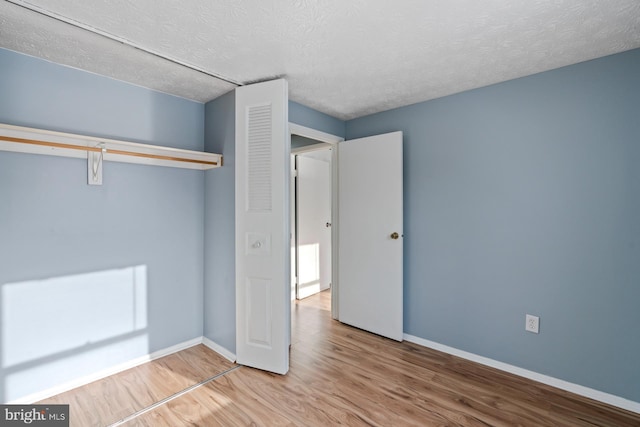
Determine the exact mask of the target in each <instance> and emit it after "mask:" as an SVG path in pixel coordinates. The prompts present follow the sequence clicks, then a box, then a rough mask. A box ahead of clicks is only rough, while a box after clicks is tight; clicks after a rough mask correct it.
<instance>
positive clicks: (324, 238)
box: [296, 150, 331, 298]
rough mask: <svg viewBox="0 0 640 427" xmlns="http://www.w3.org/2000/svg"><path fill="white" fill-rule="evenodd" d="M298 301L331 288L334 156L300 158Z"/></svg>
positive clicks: (318, 154) (315, 154)
mask: <svg viewBox="0 0 640 427" xmlns="http://www.w3.org/2000/svg"><path fill="white" fill-rule="evenodd" d="M297 171H298V180H297V197H296V201H297V221H298V227H297V229H298V230H297V231H298V293H297V296H298V298H306V297H308V296H311V295H314V294H317V293H318V292H320V291H323V290H325V289H329V285H330V284H331V228H330V224H331V152H330V151H329V150H323V151H319V152H311V153H307V154H301V155H298V156H297Z"/></svg>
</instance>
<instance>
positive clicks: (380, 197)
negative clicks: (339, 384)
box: [337, 132, 403, 341]
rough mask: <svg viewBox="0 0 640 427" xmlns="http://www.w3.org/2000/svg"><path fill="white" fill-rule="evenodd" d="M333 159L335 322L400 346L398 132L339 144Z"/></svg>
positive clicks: (401, 198)
mask: <svg viewBox="0 0 640 427" xmlns="http://www.w3.org/2000/svg"><path fill="white" fill-rule="evenodd" d="M337 157H338V180H339V185H338V221H339V230H338V251H339V253H338V259H339V266H338V279H339V280H338V292H339V309H338V317H339V320H340V321H341V322H344V323H347V324H350V325H352V326H356V327H358V328H361V329H364V330H367V331H370V332H373V333H375V334H378V335H382V336H385V337H388V338H392V339H395V340H398V341H402V336H403V329H402V308H403V301H402V298H403V272H402V267H403V266H402V265H403V247H402V246H403V244H402V235H403V228H402V226H403V220H402V210H403V208H402V206H403V195H402V189H403V180H402V132H394V133H389V134H384V135H377V136H372V137H368V138H361V139H356V140H351V141H345V142H342V143H340V144H338V156H337ZM393 233H397V238H395V239H394V237H395V235H394V234H393Z"/></svg>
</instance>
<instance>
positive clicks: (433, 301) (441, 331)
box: [346, 50, 640, 402]
mask: <svg viewBox="0 0 640 427" xmlns="http://www.w3.org/2000/svg"><path fill="white" fill-rule="evenodd" d="M639 76H640V50H634V51H629V52H626V53H622V54H618V55H614V56H610V57H605V58H601V59H598V60H594V61H590V62H586V63H582V64H578V65H574V66H570V67H566V68H561V69H558V70H554V71H549V72H546V73H542V74H537V75H534V76H530V77H526V78H521V79H517V80H513V81H509V82H506V83H502V84H497V85H494V86H490V87H486V88H482V89H478V90H473V91H469V92H465V93H461V94H458V95H453V96H449V97H445V98H441V99H437V100H433V101H429V102H424V103H421V104H416V105H412V106H408V107H404V108H399V109H395V110H391V111H387V112H383V113H379V114H375V115H371V116H367V117H363V118H359V119H355V120H351V121H348V122H347V123H346V131H347V139H352V138H357V137H362V136H368V135H373V134H378V133H383V132H391V131H397V130H401V131H403V132H404V168H405V169H404V185H405V189H404V200H405V206H404V209H405V214H404V219H405V241H404V245H405V246H404V247H405V268H404V272H405V287H404V290H405V303H404V308H405V318H404V321H405V332H406V333H408V334H411V335H414V336H417V337H420V338H424V339H427V340H432V341H435V342H438V343H442V344H445V345H448V346H451V347H455V348H458V349H461V350H465V351H468V352H471V353H475V354H478V355H482V356H486V357H489V358H492V359H495V360H499V361H502V362H506V363H509V364H513V365H516V366H519V367H522V368H526V369H530V370H533V371H536V372H539V373H542V374H547V375H551V376H553V377H556V378H560V379H564V380H567V381H570V382H573V383H577V384H581V385H584V386H587V387H591V388H594V389H597V390H601V391H604V392H608V393H612V394H615V395H618V396H621V397H624V398H627V399H630V400H633V401H636V402H640V364H639V363H638V360H640V359H639V356H638V355H640V332H638V328H637V325H640V308H639V302H640V96H638V95H639V94H640V78H639ZM526 313H530V314H534V315H537V316H540V334H539V335H535V334H531V333H527V332H525V330H524V318H525V314H526Z"/></svg>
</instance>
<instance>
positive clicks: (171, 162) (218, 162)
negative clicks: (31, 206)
mask: <svg viewBox="0 0 640 427" xmlns="http://www.w3.org/2000/svg"><path fill="white" fill-rule="evenodd" d="M0 151H14V152H19V153H31V154H45V155H49V156H62V157H76V158H81V159H86V158H88V156H89V153H92V152H95V153H102V156H103V159H104V160H105V161H112V162H124V163H139V164H145V165H156V166H169V167H176V168H185V169H198V170H206V169H213V168H217V167H220V166H222V155H221V154H214V153H205V152H202V151H192V150H183V149H179V148H170V147H163V146H159V145H148V144H139V143H136V142H127V141H118V140H115V139H106V138H96V137H92V136H84V135H76V134H71V133H63V132H54V131H49V130H44V129H35V128H27V127H21V126H13V125H7V124H1V123H0Z"/></svg>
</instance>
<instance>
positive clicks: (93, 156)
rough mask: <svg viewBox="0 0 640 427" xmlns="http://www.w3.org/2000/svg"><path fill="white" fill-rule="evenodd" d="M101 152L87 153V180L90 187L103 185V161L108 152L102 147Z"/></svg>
mask: <svg viewBox="0 0 640 427" xmlns="http://www.w3.org/2000/svg"><path fill="white" fill-rule="evenodd" d="M101 148H102V150H101V151H89V152H87V174H88V175H87V178H88V183H89V185H102V160H103V159H104V152H105V151H107V150H106V149H105V148H104V147H101Z"/></svg>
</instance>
